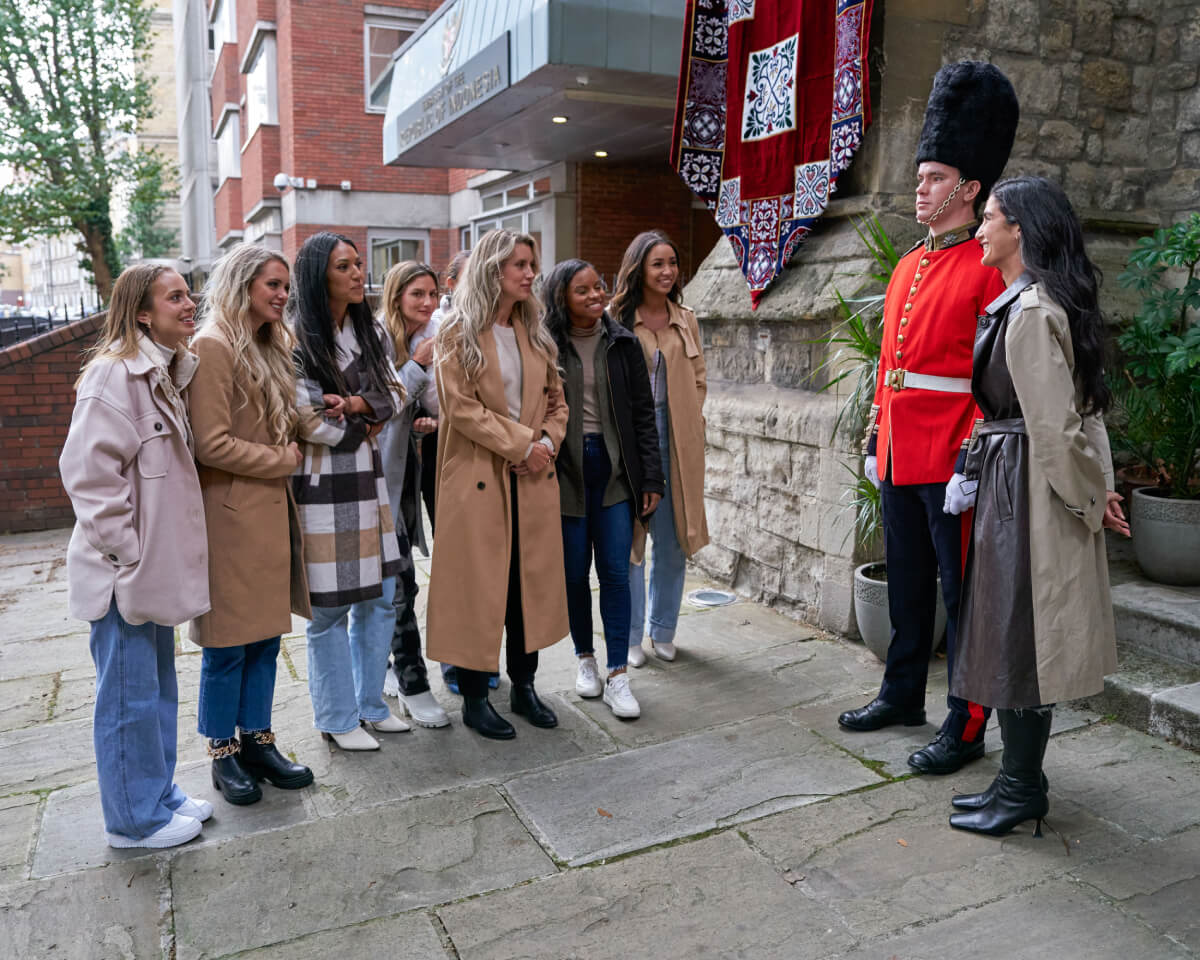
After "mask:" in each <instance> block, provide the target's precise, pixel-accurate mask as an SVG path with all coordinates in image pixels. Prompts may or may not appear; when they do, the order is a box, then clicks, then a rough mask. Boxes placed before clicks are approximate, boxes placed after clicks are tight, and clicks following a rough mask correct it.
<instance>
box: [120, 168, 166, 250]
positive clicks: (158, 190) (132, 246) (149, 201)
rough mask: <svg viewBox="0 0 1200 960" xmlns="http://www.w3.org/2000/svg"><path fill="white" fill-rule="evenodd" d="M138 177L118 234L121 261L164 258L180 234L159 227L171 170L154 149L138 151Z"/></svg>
mask: <svg viewBox="0 0 1200 960" xmlns="http://www.w3.org/2000/svg"><path fill="white" fill-rule="evenodd" d="M135 161H136V163H137V165H138V170H137V177H136V179H135V181H134V185H133V190H132V191H131V192H130V195H129V222H128V223H127V224H126V227H125V229H124V230H122V231H121V232H120V233H119V234H118V235H117V248H118V250H119V251H120V254H121V259H122V260H124V261H125V262H127V263H128V262H129V261H130V260H133V259H134V258H137V257H141V258H144V259H152V258H154V257H166V256H169V255H170V254H171V251H172V249H173V248H174V247H175V245H176V244H177V243H178V241H179V231H178V230H173V229H170V228H167V227H164V226H162V225H161V224H162V217H163V209H164V206H165V203H164V200H165V198H166V196H167V194H168V192H169V190H170V186H169V181H170V180H173V179H174V173H175V171H174V169H173V168H171V167H170V166H169V165H168V164H167V163H166V161H164V160H163V158H162V157H161V155H159V153H158V151H157V150H143V151H140V152H139V153H138V155H137V157H136V158H135Z"/></svg>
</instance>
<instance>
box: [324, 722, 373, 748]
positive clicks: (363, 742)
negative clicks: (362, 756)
mask: <svg viewBox="0 0 1200 960" xmlns="http://www.w3.org/2000/svg"><path fill="white" fill-rule="evenodd" d="M321 736H322V737H324V738H325V739H326V740H332V741H333V742H334V743H336V744H337V745H338V746H339V747H341V748H342V749H343V750H378V749H379V741H378V740H376V739H375V738H374V737H373V736H371V735H370V734H369V733H367V731H366V730H364V729H363V728H362V727H355V728H354V729H353V730H351V731H350V732H349V733H325V732H324V731H322V732H321Z"/></svg>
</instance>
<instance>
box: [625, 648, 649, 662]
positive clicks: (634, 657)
mask: <svg viewBox="0 0 1200 960" xmlns="http://www.w3.org/2000/svg"><path fill="white" fill-rule="evenodd" d="M626 663H628V664H629V665H630V666H631V667H644V666H645V665H646V651H645V649H644V648H643V647H642V645H641V644H640V643H631V644H630V645H629V657H628V658H627V660H626Z"/></svg>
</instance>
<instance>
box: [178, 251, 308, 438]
mask: <svg viewBox="0 0 1200 960" xmlns="http://www.w3.org/2000/svg"><path fill="white" fill-rule="evenodd" d="M272 260H274V261H276V262H278V263H281V264H283V266H284V267H285V268H286V269H288V270H289V273H290V268H289V267H288V262H287V260H286V259H285V258H284V257H283V255H282V254H280V253H276V252H275V251H274V250H269V249H268V248H266V247H264V246H260V245H258V244H253V243H243V244H239V245H238V246H236V247H234V248H233V249H232V250H230V251H229V253H227V254H225V256H223V257H222V258H221V259H220V260H218V261H217V263H216V265H215V266H214V267H213V272H212V274H211V275H210V276H209V278H208V282H207V283H206V284H205V285H204V304H203V306H202V308H201V320H200V327H201V329H200V332H199V333H198V334H197V335H196V336H197V337H206V336H207V337H212V336H217V335H218V334H219V335H220V336H222V337H224V339H225V340H226V341H227V342H228V343H229V346H230V347H231V348H232V350H233V372H234V377H233V383H234V390H235V391H236V393H237V394H240V398H241V399H240V403H239V404H238V408H239V409H240V408H241V407H244V406H245V405H246V404H247V403H248V402H249V399H250V398H249V396H248V395H247V393H246V386H245V385H246V384H250V385H251V386H253V387H257V388H258V389H259V390H260V391H261V392H262V399H263V420H264V421H265V423H266V426H267V433H268V435H269V436H270V438H271V442H272V443H275V444H285V443H289V442H290V441H291V440H292V439H293V434H294V432H295V429H296V422H297V419H298V415H297V413H296V365H295V361H294V360H293V359H292V348H293V347H294V346H295V338H294V337H293V336H292V331H291V329H290V328H289V327H288V325H287V324H286V323H285V322H284V321H283V319H280V320H277V321H276V322H275V323H263V324H260V325H259V326H258V327H257V328H256V329H253V330H252V329H251V320H250V285H251V284H252V283H253V282H254V280H255V278H256V277H257V276H258V275H259V273H261V272H262V269H263V267H265V266H266V265H267V264H268V263H270V262H271V261H272Z"/></svg>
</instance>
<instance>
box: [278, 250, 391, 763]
mask: <svg viewBox="0 0 1200 960" xmlns="http://www.w3.org/2000/svg"><path fill="white" fill-rule="evenodd" d="M295 282H296V287H295V290H296V303H295V311H294V313H295V326H296V342H297V347H296V360H297V367H298V368H299V379H298V382H297V397H296V406H297V407H298V409H299V414H300V422H299V434H300V439H301V441H302V442H301V450H302V452H303V453H304V462H303V463H302V464H301V466H300V469H299V472H298V473H297V474H296V475H295V476H294V477H293V479H292V483H293V491H294V493H295V496H296V504H297V506H298V507H299V510H300V525H301V528H302V530H303V532H304V562H305V569H306V572H307V574H308V589H309V600H310V601H311V604H312V612H313V618H312V620H311V621H310V622H309V624H308V630H307V635H308V690H309V693H310V695H311V696H312V702H313V720H314V723H315V725H316V727H317V729H318V730H320V731H321V732H322V734H323V735H324V736H325V738H326V739H328V740H332V741H334V742H335V743H336V744H337V745H338V746H339V747H341V748H342V749H343V750H377V749H379V742H378V741H377V740H376V739H375V738H374V737H372V736H371V735H370V734H369V733H367V732H366V731H365V730H363V729H362V727H361V726H360V723H365V724H366V725H368V726H369V727H371V728H372V729H374V730H377V731H380V732H382V733H398V732H401V731H404V730H407V729H409V728H408V725H407V724H406V723H404V722H403V721H401V720H400V719H399V718H397V717H395V716H394V715H393V714H392V712H391V711H390V710H389V709H388V707H387V705H386V704H385V703H384V702H383V694H382V691H383V678H384V674H385V672H386V670H387V660H388V652H389V645H390V642H391V637H392V629H393V626H394V624H395V619H396V614H395V610H394V609H393V608H392V598H393V596H394V592H395V589H396V575H397V573H398V572H399V570H400V551H399V547H398V545H397V541H396V531H395V526H394V523H393V520H392V512H391V508H390V507H389V506H388V493H387V484H386V482H385V480H384V476H383V462H382V459H381V458H380V454H379V445H378V443H377V441H376V437H377V436H378V435H379V432H380V431H381V430H382V429H383V426H384V424H386V423H387V421H388V420H390V419H391V418H392V417H393V416H394V415H395V414H396V413H398V412H399V411H400V409H401V407H402V405H403V388H402V387H401V386H400V384H399V380H398V378H397V376H396V371H395V368H394V367H393V366H392V364H391V363H390V362H389V361H388V359H387V355H386V354H385V352H384V348H383V344H382V343H381V341H380V331H379V329H378V328H377V326H376V324H375V321H374V319H373V318H372V316H371V312H370V309H369V308H368V307H367V305H366V303H365V302H364V293H365V291H364V286H363V269H362V260H361V258H360V257H359V255H358V249H357V248H356V247H355V246H354V244H353V243H352V242H351V241H350V240H349V239H348V238H346V237H343V236H340V235H339V234H335V233H328V232H322V233H318V234H316V235H315V236H313V237H310V238H309V239H308V240H307V241H305V243H304V245H303V246H302V247H301V248H300V251H299V253H297V255H296V276H295Z"/></svg>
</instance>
